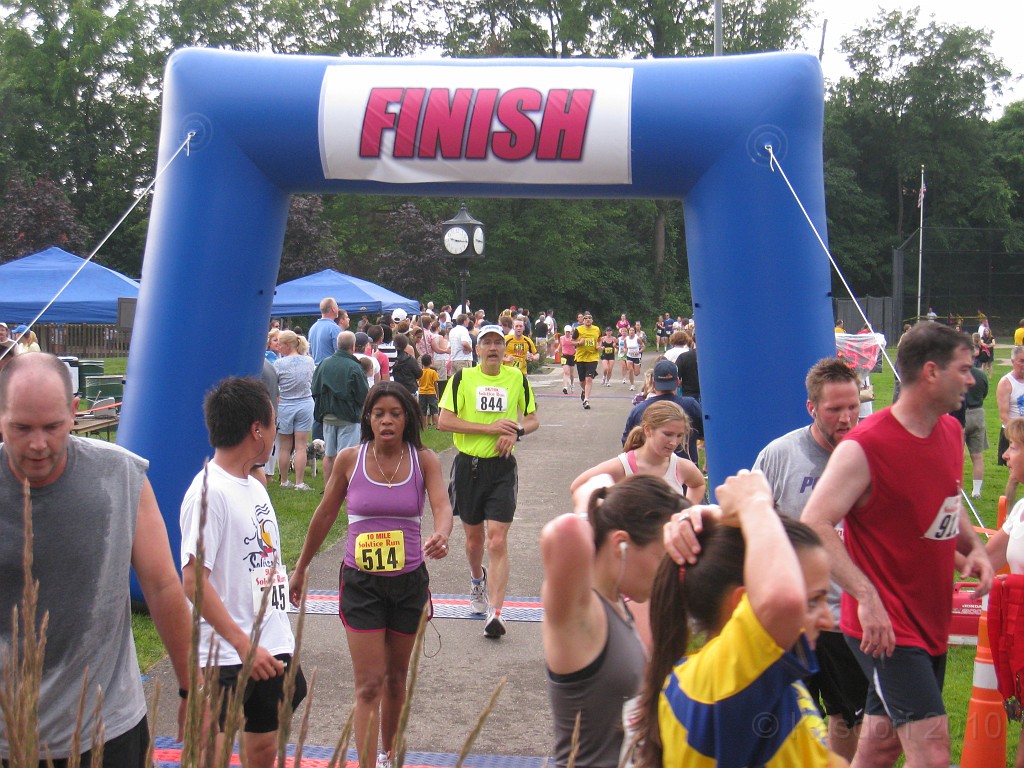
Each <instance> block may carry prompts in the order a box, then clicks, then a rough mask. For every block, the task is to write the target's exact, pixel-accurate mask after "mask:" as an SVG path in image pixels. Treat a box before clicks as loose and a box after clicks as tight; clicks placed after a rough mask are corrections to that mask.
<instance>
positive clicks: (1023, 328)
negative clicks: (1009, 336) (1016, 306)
mask: <svg viewBox="0 0 1024 768" xmlns="http://www.w3.org/2000/svg"><path fill="white" fill-rule="evenodd" d="M1022 345H1024V320H1021V321H1020V323H1018V325H1017V330H1015V331H1014V332H1013V346H1015V347H1019V346H1022Z"/></svg>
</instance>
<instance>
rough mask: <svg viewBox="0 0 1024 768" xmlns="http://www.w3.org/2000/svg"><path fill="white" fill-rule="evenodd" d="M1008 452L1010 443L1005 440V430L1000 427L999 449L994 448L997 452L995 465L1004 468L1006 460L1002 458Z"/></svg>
mask: <svg viewBox="0 0 1024 768" xmlns="http://www.w3.org/2000/svg"><path fill="white" fill-rule="evenodd" d="M1008 450H1010V441H1009V440H1007V439H1006V430H1005V429H1003V428H1002V427H1000V428H999V447H998V448H996V451H997V452H998V453H997V454H996V460H997V461H996V464H997V465H998V466H1000V467H1005V466H1006V459H1004V458H1003V454H1004V453H1006V452H1007V451H1008Z"/></svg>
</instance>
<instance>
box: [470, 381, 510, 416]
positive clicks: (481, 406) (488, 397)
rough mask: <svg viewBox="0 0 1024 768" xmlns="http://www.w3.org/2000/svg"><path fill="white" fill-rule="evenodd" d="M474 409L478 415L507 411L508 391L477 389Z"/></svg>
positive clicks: (486, 388)
mask: <svg viewBox="0 0 1024 768" xmlns="http://www.w3.org/2000/svg"><path fill="white" fill-rule="evenodd" d="M476 409H477V411H479V412H480V413H505V412H506V411H508V390H507V389H505V388H504V387H477V388H476Z"/></svg>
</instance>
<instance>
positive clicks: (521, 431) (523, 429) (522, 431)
mask: <svg viewBox="0 0 1024 768" xmlns="http://www.w3.org/2000/svg"><path fill="white" fill-rule="evenodd" d="M525 436H526V427H524V426H523V425H522V424H520V425H519V429H517V430H516V442H517V443H518V442H519V441H520V440H522V439H523V438H524V437H525Z"/></svg>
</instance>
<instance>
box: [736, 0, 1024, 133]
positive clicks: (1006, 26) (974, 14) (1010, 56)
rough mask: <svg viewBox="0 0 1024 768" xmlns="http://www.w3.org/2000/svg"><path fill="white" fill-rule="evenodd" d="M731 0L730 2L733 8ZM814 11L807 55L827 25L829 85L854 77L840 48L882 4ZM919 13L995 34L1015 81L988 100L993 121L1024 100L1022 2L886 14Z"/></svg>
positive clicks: (824, 3)
mask: <svg viewBox="0 0 1024 768" xmlns="http://www.w3.org/2000/svg"><path fill="white" fill-rule="evenodd" d="M728 1H729V0H725V2H728ZM810 6H811V9H812V11H814V12H816V13H817V14H818V16H817V20H816V21H815V26H814V29H812V30H811V31H809V32H808V34H807V36H806V37H805V43H806V46H807V50H808V51H809V52H811V53H814V54H817V53H818V49H819V47H820V46H821V29H822V24H823V21H824V20H825V19H828V27H827V30H826V33H825V55H824V57H823V58H822V62H821V64H822V69H823V70H824V72H825V78H826V79H828V80H834V79H838V78H839V77H841V76H842V75H844V74H847V73H848V72H849V69H848V68H847V66H846V60H845V59H844V58H843V54H842V53H841V52H840V50H839V43H840V41H841V40H842V38H843V37H844V36H845V35H848V34H850V33H851V32H852V31H853V30H854V28H856V27H859V26H862V25H863V24H864V23H865V22H867V21H868V20H869V19H872V18H874V17H875V16H877V15H878V7H879V4H878V3H877V2H864V3H861V2H858V1H857V0H810ZM915 6H916V7H919V8H920V9H921V13H920V14H919V16H918V21H919V22H920V23H923V24H924V23H927V22H928V21H929V19H930V17H931V16H934V17H935V21H937V22H939V23H943V24H957V25H960V26H971V27H975V28H984V29H989V30H991V31H992V51H993V53H994V54H995V55H996V56H998V57H999V58H1001V59H1002V60H1003V64H1005V65H1006V67H1007V69H1009V70H1010V71H1011V72H1012V73H1013V75H1012V78H1011V80H1012V79H1017V82H1016V83H1014V82H1010V83H1008V84H1007V87H1006V88H1005V89H1004V92H1003V96H1002V98H1000V99H996V100H993V99H992V97H991V96H990V97H989V109H990V111H991V113H992V116H993V117H998V115H1000V114H1001V113H1002V106H1003V105H1004V104H1008V103H1010V102H1013V101H1019V100H1021V99H1024V83H1022V82H1021V81H1020V77H1021V76H1022V75H1024V44H1022V40H1021V36H1022V34H1024V2H1022V0H972V1H971V2H967V1H966V0H919V2H904V0H898V1H897V2H892V3H886V4H885V8H886V10H894V9H896V8H900V9H903V10H906V9H909V8H913V7H915Z"/></svg>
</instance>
